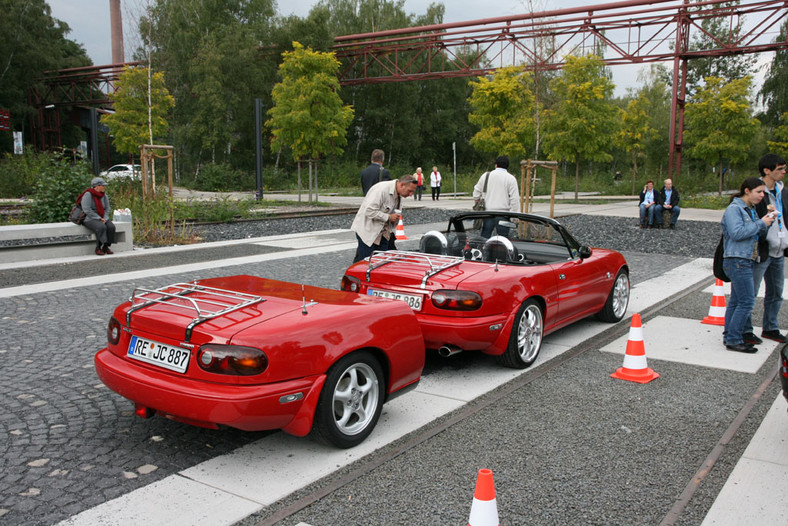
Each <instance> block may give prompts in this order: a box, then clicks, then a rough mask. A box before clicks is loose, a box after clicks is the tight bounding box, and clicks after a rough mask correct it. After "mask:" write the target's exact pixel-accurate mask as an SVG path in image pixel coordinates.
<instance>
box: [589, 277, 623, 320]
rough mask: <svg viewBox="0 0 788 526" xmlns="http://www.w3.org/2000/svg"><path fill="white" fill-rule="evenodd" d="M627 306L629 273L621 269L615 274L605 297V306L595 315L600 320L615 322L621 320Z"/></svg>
mask: <svg viewBox="0 0 788 526" xmlns="http://www.w3.org/2000/svg"><path fill="white" fill-rule="evenodd" d="M628 306H629V273H628V272H627V271H626V270H625V269H623V268H622V269H621V270H619V271H618V274H616V279H615V281H614V282H613V287H612V288H611V289H610V294H609V295H608V297H607V301H606V302H605V306H604V307H602V310H601V311H599V312H598V313H597V315H596V317H597V318H599V319H600V320H602V321H606V322H608V323H617V322H619V321H621V320H622V318H623V317H624V315H625V314H626V313H627V307H628Z"/></svg>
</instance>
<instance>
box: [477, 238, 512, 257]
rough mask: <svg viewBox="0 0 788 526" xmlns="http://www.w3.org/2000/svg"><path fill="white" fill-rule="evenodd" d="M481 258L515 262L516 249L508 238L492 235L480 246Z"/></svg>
mask: <svg viewBox="0 0 788 526" xmlns="http://www.w3.org/2000/svg"><path fill="white" fill-rule="evenodd" d="M482 259H483V260H484V261H489V262H495V261H501V262H506V261H509V262H516V261H517V260H518V258H517V249H516V248H515V247H514V245H512V242H511V241H510V240H509V239H507V238H505V237H503V236H493V237H491V238H490V239H488V240H487V242H486V243H485V244H484V246H483V247H482Z"/></svg>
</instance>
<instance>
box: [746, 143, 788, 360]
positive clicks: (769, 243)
mask: <svg viewBox="0 0 788 526" xmlns="http://www.w3.org/2000/svg"><path fill="white" fill-rule="evenodd" d="M758 171H759V172H760V174H761V180H762V181H763V184H764V185H766V195H765V196H764V198H763V199H762V200H761V202H760V203H758V204H757V205H755V212H756V213H757V214H758V217H763V216H765V215H766V214H775V221H774V222H773V223H772V224H771V226H770V227H769V229H768V230H767V231H766V235H765V236H763V235H762V236H758V262H756V263H755V264H754V265H753V268H752V277H753V281H754V285H755V287H754V289H755V295H756V296H757V295H758V291H759V289H760V288H761V281H763V282H764V283H765V284H766V291H765V294H764V298H763V323H762V327H761V329H762V332H761V336H762V337H764V338H768V339H770V340H774V341H776V342H779V343H785V342H786V341H788V339H787V338H786V337H785V335H784V334H782V333H781V332H780V326H779V319H778V315H779V314H780V307H781V306H782V304H783V285H784V283H785V271H784V258H785V256H786V250H787V249H788V223H786V217H785V213H786V212H788V191H786V189H785V185H784V184H783V179H784V178H785V159H784V158H783V157H782V156H780V155H777V154H773V153H767V154H766V155H764V156H763V157H761V159H760V161H758ZM744 341H745V342H750V343H752V342H756V343H754V345H757V344H759V343H763V341H762V340H761V339H760V338H758V337H757V336H756V335H755V334H754V333H753V326H752V316H750V317H749V318H747V323H746V324H745V325H744Z"/></svg>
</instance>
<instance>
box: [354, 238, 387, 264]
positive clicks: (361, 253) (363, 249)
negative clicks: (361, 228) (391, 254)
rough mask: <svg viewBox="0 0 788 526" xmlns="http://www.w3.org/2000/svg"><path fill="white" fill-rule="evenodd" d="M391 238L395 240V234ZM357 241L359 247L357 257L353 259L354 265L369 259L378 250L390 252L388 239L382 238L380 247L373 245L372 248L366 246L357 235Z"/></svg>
mask: <svg viewBox="0 0 788 526" xmlns="http://www.w3.org/2000/svg"><path fill="white" fill-rule="evenodd" d="M389 236H390V237H392V238H393V237H394V233H393V232H392V233H391V234H389ZM356 241H358V247H357V248H356V257H354V258H353V263H355V262H357V261H361V260H362V259H364V258H368V257H369V256H371V255H372V253H373V252H375V251H376V250H389V242H390V239H386V238H385V237H382V238H380V244H379V245H377V244H375V243H373V244H372V246H370V245H367V244H365V243H364V242H363V241H362V240H361V238H360V237H358V234H356Z"/></svg>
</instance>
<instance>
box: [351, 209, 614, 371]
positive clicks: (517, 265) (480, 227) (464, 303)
mask: <svg viewBox="0 0 788 526" xmlns="http://www.w3.org/2000/svg"><path fill="white" fill-rule="evenodd" d="M341 288H342V289H343V290H347V291H352V292H359V293H361V294H366V295H372V296H380V297H384V298H394V299H399V300H402V301H403V302H405V303H407V304H408V305H409V306H410V307H411V309H413V311H414V312H415V313H416V317H417V318H418V320H419V324H420V325H421V331H422V333H423V334H424V343H425V345H426V347H427V348H430V349H439V350H440V353H441V354H442V355H444V356H448V355H451V354H454V353H456V352H460V351H462V350H466V351H482V352H484V353H487V354H491V355H497V356H500V361H501V363H502V364H504V365H506V366H508V367H513V368H525V367H528V366H529V365H531V364H532V363H533V362H534V361H535V360H536V357H537V356H538V354H539V350H540V348H541V345H542V337H543V336H544V335H545V334H549V333H551V332H553V331H555V330H558V329H560V328H561V327H565V326H567V325H569V324H570V323H573V322H575V321H577V320H580V319H582V318H585V317H587V316H591V315H597V317H599V318H600V319H602V320H603V321H607V322H617V321H619V320H621V319H622V318H623V316H624V314H625V313H626V310H627V305H628V304H629V269H628V267H627V262H626V260H625V259H624V257H623V256H622V255H621V254H619V253H618V252H615V251H613V250H605V249H602V248H589V247H587V246H583V245H581V244H580V243H578V242H577V241H576V240H575V238H573V237H572V235H571V234H570V233H569V232H568V231H567V229H566V228H565V227H564V226H562V225H561V224H560V223H558V222H557V221H555V220H553V219H548V218H546V217H541V216H536V215H531V214H515V213H508V212H507V213H502V212H469V213H466V214H462V215H458V216H455V217H453V218H452V219H451V220H450V221H449V226H448V228H447V230H446V231H444V232H439V231H431V232H427V233H426V234H425V235H424V236H422V238H421V241H420V250H419V252H405V251H388V252H375V253H374V254H372V256H371V257H369V258H368V259H366V260H364V261H359V262H358V263H356V264H354V265H352V266H351V267H350V268H348V269H347V271H346V272H345V276H344V277H343V278H342V285H341Z"/></svg>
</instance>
